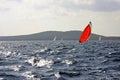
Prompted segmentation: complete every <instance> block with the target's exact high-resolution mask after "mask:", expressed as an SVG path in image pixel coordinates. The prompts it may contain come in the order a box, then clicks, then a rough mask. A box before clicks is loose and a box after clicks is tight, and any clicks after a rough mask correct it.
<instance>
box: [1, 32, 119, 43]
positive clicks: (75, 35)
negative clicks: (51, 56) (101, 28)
mask: <svg viewBox="0 0 120 80" xmlns="http://www.w3.org/2000/svg"><path fill="white" fill-rule="evenodd" d="M81 33H82V32H81V31H77V30H75V31H45V32H40V33H34V34H29V35H17V36H0V40H1V41H3V40H4V41H10V40H12V41H14V40H53V38H54V37H55V36H56V37H57V40H61V39H63V40H78V39H79V37H80V35H81ZM99 36H101V37H102V40H120V36H118V37H116V36H103V35H99V34H94V33H92V34H91V37H90V40H98V39H99Z"/></svg>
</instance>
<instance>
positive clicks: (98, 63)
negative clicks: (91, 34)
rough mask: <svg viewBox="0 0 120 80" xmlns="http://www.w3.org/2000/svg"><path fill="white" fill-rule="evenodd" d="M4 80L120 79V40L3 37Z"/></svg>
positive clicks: (0, 62) (0, 68)
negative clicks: (13, 39) (50, 39)
mask: <svg viewBox="0 0 120 80" xmlns="http://www.w3.org/2000/svg"><path fill="white" fill-rule="evenodd" d="M0 80H120V40H101V41H97V40H89V41H87V42H85V43H79V42H78V41H77V40H58V41H49V40H46V41H0Z"/></svg>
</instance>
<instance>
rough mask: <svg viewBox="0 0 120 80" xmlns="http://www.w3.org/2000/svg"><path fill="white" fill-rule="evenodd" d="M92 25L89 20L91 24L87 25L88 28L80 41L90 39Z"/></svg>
mask: <svg viewBox="0 0 120 80" xmlns="http://www.w3.org/2000/svg"><path fill="white" fill-rule="evenodd" d="M91 26H92V23H91V22H89V24H88V25H87V26H86V28H85V29H84V31H83V32H82V34H81V35H80V39H79V42H80V43H83V42H86V41H87V40H88V39H89V37H90V35H91Z"/></svg>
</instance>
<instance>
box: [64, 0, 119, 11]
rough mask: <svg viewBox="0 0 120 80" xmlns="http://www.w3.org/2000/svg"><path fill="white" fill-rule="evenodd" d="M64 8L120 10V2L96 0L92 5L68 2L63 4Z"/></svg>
mask: <svg viewBox="0 0 120 80" xmlns="http://www.w3.org/2000/svg"><path fill="white" fill-rule="evenodd" d="M63 6H64V8H67V9H72V10H76V11H79V10H92V11H102V12H103V11H104V12H110V11H117V10H120V2H117V1H114V0H95V3H94V4H92V5H87V4H79V5H76V4H75V3H73V2H66V3H64V4H63Z"/></svg>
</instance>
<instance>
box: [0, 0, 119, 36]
mask: <svg viewBox="0 0 120 80" xmlns="http://www.w3.org/2000/svg"><path fill="white" fill-rule="evenodd" d="M89 21H91V22H92V33H95V34H99V35H104V36H120V25H119V24H120V0H0V36H14V35H26V34H33V33H38V32H43V31H54V30H55V31H70V30H80V31H82V30H83V29H84V28H85V26H86V25H87V24H88V23H89Z"/></svg>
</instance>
